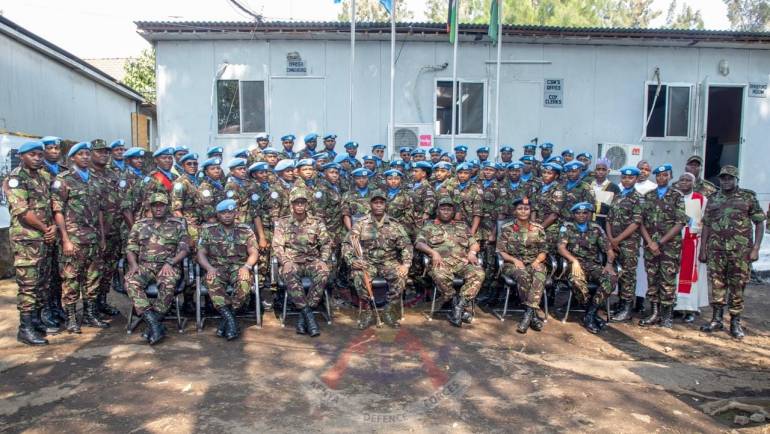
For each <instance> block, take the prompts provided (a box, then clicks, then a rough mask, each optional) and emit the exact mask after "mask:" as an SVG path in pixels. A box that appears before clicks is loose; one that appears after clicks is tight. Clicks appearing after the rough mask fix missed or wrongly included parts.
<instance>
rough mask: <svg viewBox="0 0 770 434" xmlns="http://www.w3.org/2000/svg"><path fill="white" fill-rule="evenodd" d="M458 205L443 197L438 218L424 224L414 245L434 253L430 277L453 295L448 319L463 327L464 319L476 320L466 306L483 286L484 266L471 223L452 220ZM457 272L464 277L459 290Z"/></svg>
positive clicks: (450, 295) (440, 199) (421, 249)
mask: <svg viewBox="0 0 770 434" xmlns="http://www.w3.org/2000/svg"><path fill="white" fill-rule="evenodd" d="M455 206H456V204H455V202H454V201H453V200H452V198H451V197H449V196H442V197H440V198H439V200H438V212H437V218H436V219H435V220H433V221H432V222H427V223H426V224H425V225H424V226H423V227H422V229H421V230H420V232H419V233H418V235H417V238H416V240H415V246H414V248H415V249H416V250H419V251H420V252H423V253H425V254H426V255H429V256H430V257H431V269H430V270H429V271H428V273H429V274H430V277H431V278H432V279H433V282H434V284H435V285H436V287H437V288H438V290H439V291H441V294H442V295H443V296H444V297H452V311H451V312H450V313H449V314H448V315H447V319H448V320H449V322H450V323H451V324H452V325H454V326H455V327H462V323H463V322H465V323H470V322H471V321H472V320H473V318H472V316H471V313H470V312H469V311H468V310H467V309H466V307H467V306H470V304H471V302H472V301H473V299H474V298H476V294H478V292H479V289H481V283H482V282H483V281H484V269H483V268H481V266H480V263H479V260H478V259H477V258H476V254H477V253H478V252H479V249H480V247H479V243H478V241H477V240H476V237H475V236H473V235H471V233H470V228H468V225H467V224H465V223H464V222H462V221H453V220H452V219H453V218H454V214H455ZM455 276H457V277H459V278H461V279H463V280H464V283H463V286H462V287H461V288H460V290H459V293H458V294H455V289H454V287H453V286H452V280H453V279H454V278H455Z"/></svg>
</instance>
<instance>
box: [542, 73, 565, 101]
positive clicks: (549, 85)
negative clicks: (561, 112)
mask: <svg viewBox="0 0 770 434" xmlns="http://www.w3.org/2000/svg"><path fill="white" fill-rule="evenodd" d="M543 90H544V104H545V106H546V107H551V108H556V107H562V106H563V105H564V79H563V78H546V79H545V87H544V89H543Z"/></svg>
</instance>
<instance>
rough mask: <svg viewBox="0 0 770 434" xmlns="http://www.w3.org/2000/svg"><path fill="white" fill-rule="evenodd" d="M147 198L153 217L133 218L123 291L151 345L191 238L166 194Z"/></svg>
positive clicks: (158, 335) (158, 337)
mask: <svg viewBox="0 0 770 434" xmlns="http://www.w3.org/2000/svg"><path fill="white" fill-rule="evenodd" d="M183 158H184V157H183ZM182 164H184V163H182ZM149 200H150V213H151V214H152V217H151V218H146V219H141V220H139V221H138V222H136V224H135V225H134V227H133V228H132V229H131V233H130V234H129V237H128V243H127V245H126V261H127V262H128V270H127V271H126V292H127V293H128V296H129V298H131V302H132V303H133V305H134V307H133V309H134V311H136V314H137V315H139V316H141V317H142V318H143V319H144V321H145V322H146V323H147V342H149V344H150V345H154V344H156V343H158V342H159V341H160V340H161V339H163V337H164V336H165V330H164V327H163V326H162V325H161V323H160V322H161V320H162V318H163V315H165V314H166V312H167V311H168V310H169V307H170V306H171V301H172V300H173V298H174V290H175V289H176V284H177V281H178V280H179V276H180V274H181V273H180V271H179V269H180V266H179V265H180V264H181V262H182V261H183V260H184V258H185V257H186V256H187V255H188V254H189V248H190V238H189V236H188V233H187V229H186V228H185V221H184V220H183V219H181V218H176V217H170V216H169V213H168V197H167V196H166V195H165V194H162V193H155V194H153V195H152V196H150V199H149ZM153 281H154V282H157V286H158V296H157V297H156V298H154V299H150V298H149V297H147V294H146V293H145V292H144V289H145V287H146V286H147V285H148V284H149V283H150V282H153Z"/></svg>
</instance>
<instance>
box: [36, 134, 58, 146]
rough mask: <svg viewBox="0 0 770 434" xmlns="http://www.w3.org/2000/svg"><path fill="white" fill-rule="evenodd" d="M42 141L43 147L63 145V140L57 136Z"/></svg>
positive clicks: (44, 138)
mask: <svg viewBox="0 0 770 434" xmlns="http://www.w3.org/2000/svg"><path fill="white" fill-rule="evenodd" d="M40 141H41V142H42V143H43V145H61V139H60V138H59V137H56V136H45V137H43V138H42V139H40Z"/></svg>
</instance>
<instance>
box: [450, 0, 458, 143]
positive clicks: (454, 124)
mask: <svg viewBox="0 0 770 434" xmlns="http://www.w3.org/2000/svg"><path fill="white" fill-rule="evenodd" d="M450 13H451V12H450ZM459 14H460V0H457V3H455V26H454V29H450V30H452V31H454V34H455V43H454V47H453V48H452V131H451V137H452V141H451V148H452V152H454V149H455V130H456V128H457V115H456V110H457V103H458V101H459V100H460V99H459V98H458V97H457V44H458V42H460V41H459V40H460V38H459V37H458V35H457V34H458V30H459V29H460V17H459Z"/></svg>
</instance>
